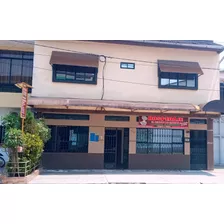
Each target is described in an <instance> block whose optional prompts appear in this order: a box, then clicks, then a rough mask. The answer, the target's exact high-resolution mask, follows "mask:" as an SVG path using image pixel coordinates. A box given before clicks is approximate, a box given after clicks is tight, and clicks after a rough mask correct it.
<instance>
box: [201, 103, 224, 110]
mask: <svg viewBox="0 0 224 224" xmlns="http://www.w3.org/2000/svg"><path fill="white" fill-rule="evenodd" d="M201 108H202V110H203V111H206V112H217V113H224V100H212V101H210V102H208V103H206V104H204V105H201Z"/></svg>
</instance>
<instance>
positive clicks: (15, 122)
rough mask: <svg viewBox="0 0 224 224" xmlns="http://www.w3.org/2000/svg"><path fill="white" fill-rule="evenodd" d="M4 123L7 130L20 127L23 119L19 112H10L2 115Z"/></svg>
mask: <svg viewBox="0 0 224 224" xmlns="http://www.w3.org/2000/svg"><path fill="white" fill-rule="evenodd" d="M2 125H3V126H4V127H5V129H6V131H7V130H9V129H10V128H14V129H20V128H21V121H20V117H19V115H18V113H15V112H10V113H8V114H7V115H5V116H4V117H2Z"/></svg>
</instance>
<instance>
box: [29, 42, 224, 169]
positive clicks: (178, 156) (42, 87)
mask: <svg viewBox="0 0 224 224" xmlns="http://www.w3.org/2000/svg"><path fill="white" fill-rule="evenodd" d="M222 50H223V46H221V45H217V44H215V43H213V42H212V41H173V42H172V41H35V46H34V68H33V78H32V86H33V89H32V93H31V97H30V98H29V106H31V107H32V108H33V110H34V111H35V112H36V114H37V116H40V117H44V118H45V120H46V122H47V124H48V125H49V127H50V128H51V130H52V138H51V140H50V141H49V142H48V143H47V145H46V148H45V152H44V155H43V166H44V168H50V169H104V168H107V169H213V167H214V156H213V121H212V119H213V118H215V117H219V116H220V113H218V112H217V111H204V110H203V108H204V106H205V105H206V104H207V103H209V102H212V101H214V100H219V98H220V93H219V70H218V63H219V53H220V52H221V51H222Z"/></svg>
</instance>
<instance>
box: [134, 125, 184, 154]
mask: <svg viewBox="0 0 224 224" xmlns="http://www.w3.org/2000/svg"><path fill="white" fill-rule="evenodd" d="M136 153H138V154H184V131H183V130H179V129H157V128H155V129H154V128H137V133H136Z"/></svg>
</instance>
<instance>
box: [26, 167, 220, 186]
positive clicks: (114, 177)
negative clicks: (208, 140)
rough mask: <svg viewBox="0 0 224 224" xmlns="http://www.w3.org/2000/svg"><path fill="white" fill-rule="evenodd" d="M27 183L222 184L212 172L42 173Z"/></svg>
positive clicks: (86, 171) (105, 171)
mask: <svg viewBox="0 0 224 224" xmlns="http://www.w3.org/2000/svg"><path fill="white" fill-rule="evenodd" d="M30 184H224V169H223V168H219V169H215V170H214V171H181V170H180V171H162V170H161V171H147V170H138V171H133V170H125V171H118V170H57V171H56V170H43V171H42V172H41V174H40V175H39V176H37V177H36V178H35V179H33V180H32V181H31V182H30Z"/></svg>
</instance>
